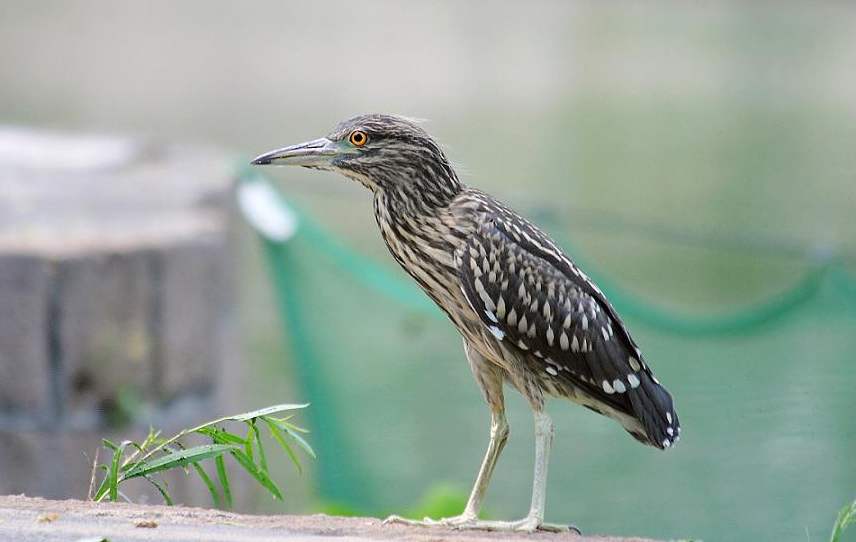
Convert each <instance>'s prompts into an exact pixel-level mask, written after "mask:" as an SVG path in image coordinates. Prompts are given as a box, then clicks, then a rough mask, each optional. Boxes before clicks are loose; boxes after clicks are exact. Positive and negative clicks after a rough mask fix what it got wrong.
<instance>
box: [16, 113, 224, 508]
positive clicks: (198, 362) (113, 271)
mask: <svg viewBox="0 0 856 542" xmlns="http://www.w3.org/2000/svg"><path fill="white" fill-rule="evenodd" d="M0 144H2V147H3V152H2V153H0V194H2V197H0V217H2V218H0V307H2V311H0V473H2V475H0V493H19V492H23V493H27V494H31V495H43V496H56V497H66V496H78V497H83V496H85V495H86V491H87V489H88V486H89V477H90V468H91V460H92V456H93V453H94V451H95V449H96V448H97V447H98V446H99V445H100V439H101V437H102V436H117V438H119V439H120V440H121V439H124V438H130V437H138V436H139V435H140V433H141V432H144V431H145V430H146V429H147V428H148V424H149V423H155V424H157V425H159V426H164V427H163V429H165V430H167V431H169V430H177V429H180V428H181V427H182V426H183V425H184V424H186V423H193V422H198V421H202V420H204V419H207V418H208V417H213V415H214V414H213V411H214V410H215V408H214V407H215V406H216V402H215V399H216V397H217V394H218V392H219V390H220V388H219V384H220V383H221V380H222V375H223V372H222V370H221V369H222V368H223V366H224V365H227V364H228V362H230V361H231V362H234V359H229V356H230V354H229V352H231V350H230V346H229V343H230V342H232V341H233V340H234V334H233V328H234V319H233V318H232V316H231V311H230V307H231V306H232V303H231V302H232V301H233V300H232V299H231V293H230V292H231V281H230V273H229V271H228V264H229V255H228V253H227V251H228V244H229V242H228V231H229V219H228V207H227V201H228V199H227V197H228V195H229V189H230V186H231V171H230V165H231V162H230V161H228V160H227V159H225V158H224V157H222V156H218V155H217V154H216V153H213V152H210V151H204V150H200V149H191V148H178V147H168V146H156V145H153V144H144V143H139V142H134V141H130V140H122V139H114V138H103V137H98V138H93V137H85V136H72V135H67V134H66V135H63V134H55V133H48V132H35V131H28V130H22V129H14V128H0ZM118 435H121V436H118ZM182 482H183V480H181V477H179V478H176V479H175V480H174V484H179V486H180V484H181V483H182ZM173 489H176V488H175V487H173ZM182 491H183V490H182V489H177V495H183V494H182ZM183 496H185V497H188V498H189V499H190V500H189V502H197V501H195V500H193V498H192V497H190V496H189V495H183ZM198 502H199V503H200V504H201V503H204V502H205V501H198Z"/></svg>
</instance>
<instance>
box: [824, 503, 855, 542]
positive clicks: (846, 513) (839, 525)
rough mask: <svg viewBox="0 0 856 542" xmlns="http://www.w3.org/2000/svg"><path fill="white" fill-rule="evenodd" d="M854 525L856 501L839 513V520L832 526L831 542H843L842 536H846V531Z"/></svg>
mask: <svg viewBox="0 0 856 542" xmlns="http://www.w3.org/2000/svg"><path fill="white" fill-rule="evenodd" d="M853 523H856V500H854V501H853V502H851V503H850V504H848V505H847V506H845V507H844V508H842V509H841V511H840V512H838V519H836V520H835V525H833V526H832V534H830V535H829V542H841V535H842V534H844V530H845V529H847V527H849V526H850V525H852V524H853Z"/></svg>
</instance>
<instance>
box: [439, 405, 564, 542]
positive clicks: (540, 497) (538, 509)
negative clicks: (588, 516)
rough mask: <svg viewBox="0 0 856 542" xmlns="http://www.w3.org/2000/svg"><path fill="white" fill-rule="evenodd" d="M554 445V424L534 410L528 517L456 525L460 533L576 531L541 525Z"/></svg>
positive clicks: (548, 417) (544, 415) (541, 411)
mask: <svg viewBox="0 0 856 542" xmlns="http://www.w3.org/2000/svg"><path fill="white" fill-rule="evenodd" d="M552 444H553V421H552V420H551V419H550V416H548V415H547V413H546V412H544V411H543V410H541V409H536V410H535V473H534V477H533V482H532V504H531V506H530V508H529V514H527V516H526V517H525V518H523V519H521V520H518V521H486V520H475V521H471V522H466V523H463V524H460V525H456V527H458V528H462V529H481V530H486V531H525V532H533V531H539V530H540V531H553V532H562V531H568V530H574V531H576V532H578V533H579V529H577V528H576V527H574V526H572V525H570V526H569V525H553V524H550V523H544V505H545V503H546V497H547V467H548V464H549V460H550V448H551V447H552Z"/></svg>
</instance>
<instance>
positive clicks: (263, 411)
mask: <svg viewBox="0 0 856 542" xmlns="http://www.w3.org/2000/svg"><path fill="white" fill-rule="evenodd" d="M308 406H309V403H304V404H302V405H301V404H282V405H274V406H269V407H267V408H260V409H258V410H253V411H251V412H245V413H243V414H237V415H235V416H229V417H228V418H223V419H224V420H231V421H236V422H246V421H249V420H252V419H253V418H260V417H262V416H270V415H271V414H277V413H279V412H285V411H286V410H299V409H301V408H306V407H308Z"/></svg>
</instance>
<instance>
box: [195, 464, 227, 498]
mask: <svg viewBox="0 0 856 542" xmlns="http://www.w3.org/2000/svg"><path fill="white" fill-rule="evenodd" d="M218 457H222V456H218ZM193 470H195V471H196V474H198V475H199V477H200V478H202V481H203V482H204V483H205V487H207V488H208V493H210V494H211V500H212V501H213V502H214V506H216V507H217V508H223V503H222V502H221V501H220V492H219V491H217V486H215V485H214V482H213V481H212V480H211V478H210V477H209V476H208V473H207V472H205V469H204V468H202V465H200V464H199V463H193Z"/></svg>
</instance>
